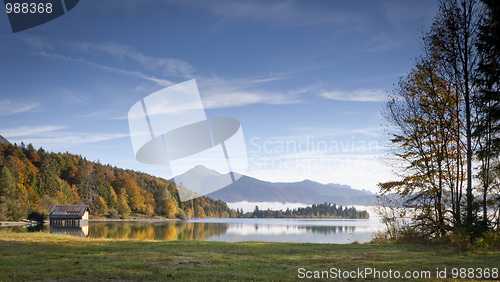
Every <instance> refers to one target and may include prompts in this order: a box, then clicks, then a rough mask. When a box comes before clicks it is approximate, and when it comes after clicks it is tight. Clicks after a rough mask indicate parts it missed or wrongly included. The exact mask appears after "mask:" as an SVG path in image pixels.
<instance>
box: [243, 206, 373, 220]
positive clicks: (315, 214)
mask: <svg viewBox="0 0 500 282" xmlns="http://www.w3.org/2000/svg"><path fill="white" fill-rule="evenodd" d="M236 213H237V214H238V217H242V218H343V219H368V218H370V214H369V213H368V212H367V211H358V210H356V209H355V208H354V207H350V208H347V207H342V206H337V205H336V204H333V205H332V204H331V203H323V204H318V205H316V204H313V205H312V206H310V207H309V206H308V207H303V208H296V209H289V208H287V209H286V210H285V211H283V210H271V209H267V210H261V209H259V206H255V209H254V211H253V212H246V213H244V212H243V209H241V210H239V209H236Z"/></svg>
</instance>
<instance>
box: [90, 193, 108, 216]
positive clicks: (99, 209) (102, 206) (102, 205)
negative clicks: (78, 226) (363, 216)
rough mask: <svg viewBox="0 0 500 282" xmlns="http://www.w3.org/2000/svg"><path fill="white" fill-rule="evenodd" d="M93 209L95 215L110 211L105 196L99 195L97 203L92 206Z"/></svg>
mask: <svg viewBox="0 0 500 282" xmlns="http://www.w3.org/2000/svg"><path fill="white" fill-rule="evenodd" d="M91 211H92V213H93V214H95V215H105V214H107V213H108V205H106V201H105V200H104V198H103V197H99V198H98V199H97V201H96V203H95V205H94V206H93V207H92V208H91Z"/></svg>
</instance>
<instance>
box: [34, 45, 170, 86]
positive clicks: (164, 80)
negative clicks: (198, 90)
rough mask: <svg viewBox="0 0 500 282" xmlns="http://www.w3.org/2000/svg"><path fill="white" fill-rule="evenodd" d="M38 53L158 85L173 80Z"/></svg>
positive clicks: (168, 83)
mask: <svg viewBox="0 0 500 282" xmlns="http://www.w3.org/2000/svg"><path fill="white" fill-rule="evenodd" d="M38 55H40V56H45V57H48V58H52V59H59V60H66V61H73V62H79V63H84V64H87V65H90V66H93V67H97V68H100V69H102V70H105V71H108V72H110V73H115V74H120V75H126V76H134V77H138V78H142V79H145V80H149V81H152V82H154V83H156V84H158V85H160V86H170V85H172V84H173V82H171V81H169V80H167V79H162V78H157V77H154V76H148V75H146V74H144V73H142V72H139V71H127V70H123V69H118V68H113V67H108V66H104V65H101V64H98V63H94V62H90V61H87V60H84V59H82V58H72V57H69V56H64V55H60V54H55V53H47V52H45V51H43V52H40V53H39V54H38Z"/></svg>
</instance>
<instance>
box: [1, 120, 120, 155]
mask: <svg viewBox="0 0 500 282" xmlns="http://www.w3.org/2000/svg"><path fill="white" fill-rule="evenodd" d="M65 129H68V127H67V126H61V125H44V126H21V127H16V128H8V129H0V134H1V135H2V136H4V137H6V138H8V139H9V141H11V142H12V143H21V142H24V143H26V144H28V143H31V144H34V145H36V146H43V147H44V148H49V149H50V148H61V147H68V146H71V145H76V144H83V143H96V142H102V141H108V140H113V139H118V138H124V137H129V134H124V133H91V132H72V131H62V130H65Z"/></svg>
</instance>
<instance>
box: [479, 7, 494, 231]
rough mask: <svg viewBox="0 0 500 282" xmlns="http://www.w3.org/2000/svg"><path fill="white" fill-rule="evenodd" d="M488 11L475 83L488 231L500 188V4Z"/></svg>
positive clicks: (480, 29) (485, 215) (483, 222)
mask: <svg viewBox="0 0 500 282" xmlns="http://www.w3.org/2000/svg"><path fill="white" fill-rule="evenodd" d="M483 2H484V3H485V5H486V7H487V13H486V16H485V17H484V18H483V20H482V22H481V25H480V27H479V36H478V37H479V38H478V42H477V49H478V53H479V63H478V66H477V74H478V75H477V77H476V79H475V83H476V85H477V87H478V95H477V98H476V101H475V106H476V107H477V109H478V117H479V118H478V124H477V127H476V129H475V131H474V132H473V133H474V136H475V137H476V138H478V140H479V142H478V153H477V156H478V160H479V161H480V170H479V176H478V179H479V181H480V183H481V187H480V188H481V189H480V190H481V191H480V192H481V196H482V211H483V214H482V225H483V227H482V228H481V229H483V230H484V229H485V228H486V227H487V226H488V224H489V222H490V220H489V218H488V208H489V206H494V205H495V202H496V199H495V197H492V194H498V191H496V193H495V191H493V189H494V188H495V186H498V177H496V173H495V167H497V166H498V156H499V153H500V137H499V133H500V19H499V17H500V3H499V2H498V1H496V2H495V1H492V0H483Z"/></svg>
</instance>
